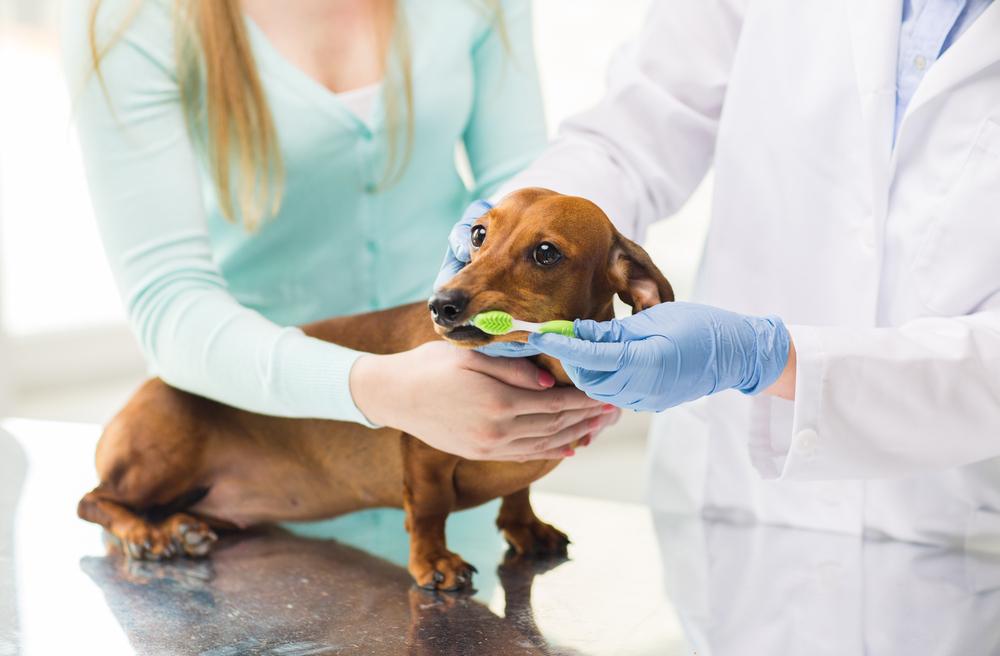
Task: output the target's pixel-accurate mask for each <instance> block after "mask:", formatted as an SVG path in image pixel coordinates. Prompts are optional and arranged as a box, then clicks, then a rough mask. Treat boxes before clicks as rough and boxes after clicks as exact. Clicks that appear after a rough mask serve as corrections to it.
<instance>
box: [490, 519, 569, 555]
mask: <svg viewBox="0 0 1000 656" xmlns="http://www.w3.org/2000/svg"><path fill="white" fill-rule="evenodd" d="M500 530H502V531H503V535H504V537H505V538H506V539H507V542H508V543H509V544H510V546H511V547H512V548H513V549H514V551H516V552H517V553H518V554H555V555H560V556H565V555H566V547H567V546H568V545H569V538H568V537H566V534H565V533H563V532H562V531H560V530H559V529H557V528H555V527H554V526H552V525H551V524H546V523H545V522H543V521H541V520H535V521H534V522H532V523H530V524H515V523H508V524H503V525H501V526H500Z"/></svg>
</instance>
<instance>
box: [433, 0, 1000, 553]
mask: <svg viewBox="0 0 1000 656" xmlns="http://www.w3.org/2000/svg"><path fill="white" fill-rule="evenodd" d="M709 166H714V168H715V188H714V204H713V217H712V223H711V227H710V229H709V233H708V238H707V243H706V245H705V252H704V259H703V262H702V265H701V269H700V272H699V276H698V280H697V284H696V292H695V298H696V300H697V301H698V304H681V303H677V304H665V305H660V306H656V307H653V308H652V309H650V310H647V311H645V312H642V313H641V314H638V315H636V316H633V317H631V318H628V319H623V320H620V321H613V322H611V323H608V324H594V323H588V322H578V324H577V326H576V329H577V333H578V335H579V337H581V338H582V339H578V340H571V339H567V338H562V337H559V336H553V335H544V336H540V335H532V336H531V346H532V347H533V348H537V349H540V350H542V351H544V352H545V353H548V354H550V355H553V356H556V357H558V358H560V359H561V360H562V362H563V364H564V365H568V366H567V369H568V371H569V372H570V375H571V376H572V377H573V379H574V380H575V381H576V382H577V384H578V385H579V387H580V388H581V389H583V390H585V391H587V392H588V394H590V395H591V396H593V397H594V398H598V399H601V400H605V401H608V402H610V403H613V404H615V405H618V406H620V407H624V408H636V409H641V410H649V411H660V410H664V409H666V408H670V407H673V406H679V407H677V408H676V409H675V410H673V411H671V412H668V413H664V415H661V416H659V417H657V420H656V421H655V423H654V429H653V439H652V446H651V455H652V458H651V462H652V464H651V467H652V477H651V502H652V504H653V505H654V507H657V508H659V509H662V510H667V511H677V512H701V513H703V514H711V515H715V516H719V515H725V516H735V517H739V518H744V519H746V518H749V519H756V520H759V521H762V522H767V523H776V524H786V525H793V526H799V527H807V528H815V529H822V530H830V531H839V532H846V533H851V534H863V533H864V534H869V533H874V534H879V535H885V536H891V537H893V538H898V539H902V540H912V541H918V542H934V543H939V542H944V543H945V544H946V545H948V546H972V547H975V548H983V549H990V550H998V551H1000V2H991V1H990V0H890V1H886V2H869V1H867V0H834V1H829V0H805V1H803V0H751V1H743V0H712V1H706V2H686V1H682V0H661V1H660V2H658V3H657V4H656V5H655V8H654V9H653V11H652V13H651V15H650V17H649V19H648V22H647V24H646V25H645V27H644V28H643V31H642V33H641V35H640V36H639V37H638V38H637V39H636V40H634V41H633V42H632V43H630V44H628V45H627V46H625V47H624V48H623V49H622V50H621V51H620V52H619V53H618V56H617V58H616V59H615V60H614V62H613V65H612V70H611V77H610V88H609V91H608V93H607V95H606V97H605V98H604V99H603V100H602V101H601V102H600V103H599V104H598V105H597V106H596V107H594V108H593V109H591V110H589V111H586V112H584V113H583V114H581V115H579V116H577V117H575V118H573V119H571V120H568V121H567V122H566V123H565V124H564V125H563V126H562V128H561V131H560V133H559V137H558V139H557V140H556V141H555V142H554V143H553V144H552V145H551V146H550V147H549V148H548V150H546V152H545V153H544V154H543V155H542V156H541V157H540V158H539V159H538V160H537V161H536V162H535V163H534V164H533V165H532V166H530V167H529V168H528V169H526V170H525V171H524V172H523V173H521V174H520V175H518V176H516V177H515V178H514V179H513V180H511V181H510V182H509V183H507V184H505V185H504V188H503V189H501V191H500V192H499V193H498V194H497V196H500V195H502V194H503V193H504V192H506V191H508V190H511V189H515V188H520V187H526V186H540V187H547V188H549V189H553V190H555V191H559V192H562V193H566V194H572V195H578V196H583V197H586V198H588V199H590V200H592V201H594V202H595V203H596V204H597V205H599V206H600V207H601V208H603V209H604V210H605V211H606V213H607V214H608V216H609V217H610V218H611V219H612V221H613V222H614V223H615V224H616V225H617V226H618V228H619V229H620V230H622V231H623V232H624V233H625V234H626V235H629V236H631V237H632V238H633V239H635V240H639V241H641V239H642V238H643V235H644V232H645V228H646V226H648V225H649V224H650V223H651V222H653V221H655V220H658V219H660V218H662V217H665V216H669V215H671V214H673V213H674V212H675V211H677V209H678V208H680V207H681V206H682V205H683V204H684V202H685V201H686V200H687V199H688V197H689V196H690V195H691V194H692V193H693V191H694V190H695V188H696V187H697V186H698V184H699V183H700V181H701V180H702V178H703V177H704V175H705V173H706V171H707V170H708V168H709ZM466 231H467V229H466ZM451 264H452V266H453V265H454V263H453V262H452V263H451ZM530 352H532V351H531V350H528V351H525V353H530ZM762 391H766V392H770V393H769V394H758V392H762ZM741 392H743V393H741ZM706 395H710V396H706ZM681 404H684V405H681ZM776 482H777V483H778V484H776Z"/></svg>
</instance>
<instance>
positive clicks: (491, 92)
mask: <svg viewBox="0 0 1000 656" xmlns="http://www.w3.org/2000/svg"><path fill="white" fill-rule="evenodd" d="M502 20H503V25H504V28H505V31H506V35H507V43H506V44H505V43H504V41H503V39H502V38H501V36H500V32H499V30H498V29H495V28H494V29H486V30H485V31H484V33H483V34H482V35H481V36H480V37H479V38H478V39H477V40H476V42H475V44H474V46H473V52H472V62H473V67H474V72H475V78H476V88H475V98H474V100H473V107H472V115H471V117H470V120H469V123H468V125H467V127H466V130H465V135H464V140H465V147H466V150H467V151H468V153H469V163H470V164H471V167H472V172H473V175H474V176H475V180H476V188H475V192H474V195H473V197H474V198H487V197H488V196H490V195H491V194H493V193H494V192H495V191H496V190H497V189H498V188H499V187H500V185H501V184H502V183H503V182H504V181H505V180H507V179H508V178H510V177H511V176H512V175H514V174H515V173H517V172H518V171H520V170H521V169H523V168H524V167H525V166H527V165H528V164H530V163H531V161H532V160H533V159H535V158H536V157H537V156H538V155H539V154H541V152H542V150H543V149H544V148H545V143H546V141H547V135H546V129H545V113H544V111H543V109H542V93H541V88H540V87H539V83H538V73H537V69H536V67H535V52H534V47H533V45H532V29H531V3H530V2H529V0H505V2H504V3H503V15H502Z"/></svg>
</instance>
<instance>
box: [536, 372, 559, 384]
mask: <svg viewBox="0 0 1000 656" xmlns="http://www.w3.org/2000/svg"><path fill="white" fill-rule="evenodd" d="M538 384H539V385H541V386H542V387H552V386H553V385H555V384H556V377H555V376H553V375H552V374H551V373H549V372H547V371H545V370H544V369H539V370H538Z"/></svg>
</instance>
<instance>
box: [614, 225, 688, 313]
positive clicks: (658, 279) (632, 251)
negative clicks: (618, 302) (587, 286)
mask: <svg viewBox="0 0 1000 656" xmlns="http://www.w3.org/2000/svg"><path fill="white" fill-rule="evenodd" d="M608 278H609V280H610V283H611V289H613V290H614V292H615V293H616V294H618V298H620V299H622V301H624V302H625V303H627V304H628V305H630V306H631V307H632V314H635V313H636V312H641V311H643V310H645V309H647V308H650V307H653V306H654V305H659V304H660V303H667V302H669V301H672V300H674V290H673V289H672V288H671V287H670V283H669V282H667V279H666V278H665V277H664V276H663V274H662V273H660V270H659V269H657V268H656V265H655V264H653V260H651V259H650V257H649V255H647V254H646V251H645V250H643V249H642V247H641V246H639V245H638V244H636V243H634V242H632V241H630V240H628V239H626V238H625V237H623V236H622V235H621V234H619V233H618V231H615V235H614V241H613V242H612V244H611V253H610V255H609V261H608Z"/></svg>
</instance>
